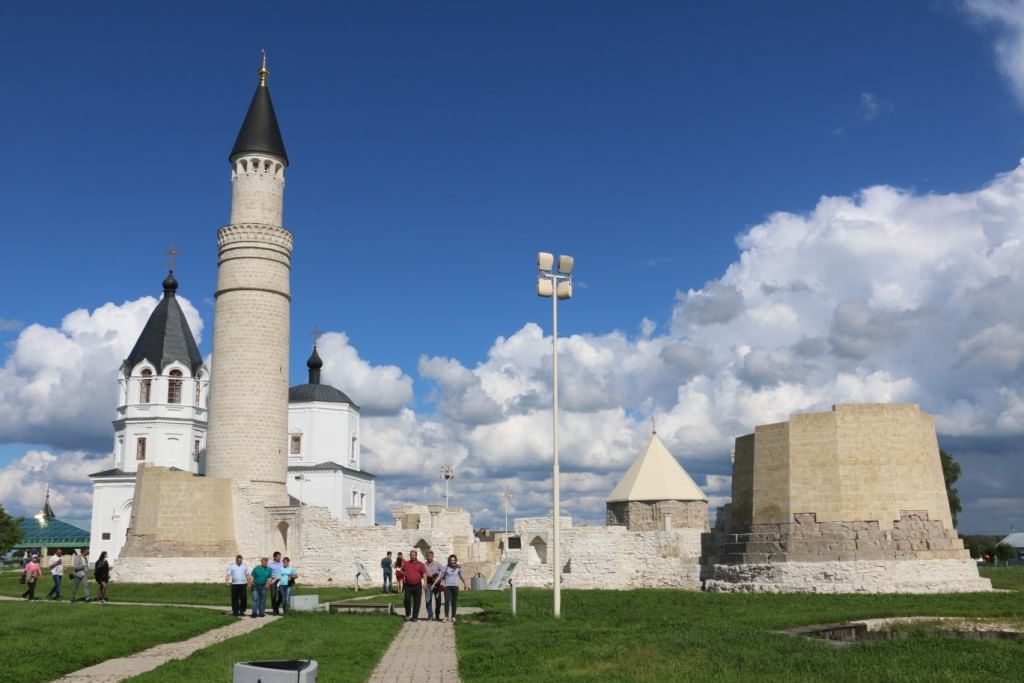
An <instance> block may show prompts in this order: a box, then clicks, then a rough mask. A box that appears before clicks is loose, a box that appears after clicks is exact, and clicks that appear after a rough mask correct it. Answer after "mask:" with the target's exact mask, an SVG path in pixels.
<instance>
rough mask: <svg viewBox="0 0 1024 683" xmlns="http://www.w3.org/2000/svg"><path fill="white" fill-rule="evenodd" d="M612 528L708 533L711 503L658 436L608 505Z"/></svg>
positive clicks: (635, 463) (621, 481) (616, 490)
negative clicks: (699, 531) (697, 530)
mask: <svg viewBox="0 0 1024 683" xmlns="http://www.w3.org/2000/svg"><path fill="white" fill-rule="evenodd" d="M605 509H606V511H607V513H608V526H624V527H626V528H627V529H628V530H629V531H662V530H664V531H670V530H672V529H700V530H701V531H707V530H708V499H707V496H705V495H704V492H703V491H701V489H700V487H699V486H697V484H696V483H695V482H694V481H693V479H691V478H690V475H689V474H687V472H686V470H684V469H683V466H682V465H680V464H679V462H678V461H677V460H676V459H675V458H674V457H673V456H672V454H671V453H669V451H668V449H667V448H665V444H664V443H662V441H661V439H659V438H658V433H657V432H653V433H652V434H651V440H650V441H649V442H648V443H647V448H645V449H644V452H643V453H641V454H640V456H639V457H638V458H637V459H636V460H634V461H633V464H632V465H630V467H629V469H628V470H626V473H625V474H624V475H623V476H622V479H621V480H620V481H619V483H618V484H617V485H616V486H615V488H614V489H612V492H611V494H610V495H609V496H608V499H607V501H606V502H605Z"/></svg>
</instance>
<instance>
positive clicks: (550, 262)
mask: <svg viewBox="0 0 1024 683" xmlns="http://www.w3.org/2000/svg"><path fill="white" fill-rule="evenodd" d="M573 265H574V261H573V258H572V256H564V255H563V256H559V257H558V265H557V267H556V265H555V257H554V256H553V255H552V254H550V253H548V252H546V251H542V252H539V253H538V254H537V294H538V295H539V296H542V297H548V298H550V299H551V443H552V450H553V459H552V465H551V489H552V495H551V497H552V503H551V545H552V550H551V568H552V587H553V589H554V594H555V604H554V613H555V617H556V618H557V617H560V616H562V567H561V558H560V557H559V552H558V551H559V543H558V536H559V533H558V532H559V526H560V522H561V510H560V504H559V502H560V501H559V490H558V300H559V299H571V298H572V267H573Z"/></svg>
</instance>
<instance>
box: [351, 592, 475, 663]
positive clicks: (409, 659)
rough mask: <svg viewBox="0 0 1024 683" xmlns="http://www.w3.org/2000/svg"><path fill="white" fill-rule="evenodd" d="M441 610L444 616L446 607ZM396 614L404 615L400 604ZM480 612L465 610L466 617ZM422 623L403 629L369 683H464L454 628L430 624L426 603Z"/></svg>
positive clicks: (411, 624)
mask: <svg viewBox="0 0 1024 683" xmlns="http://www.w3.org/2000/svg"><path fill="white" fill-rule="evenodd" d="M441 610H442V613H443V611H444V607H443V606H442V608H441ZM395 611H396V612H397V613H398V614H402V606H401V603H397V604H396V605H395ZM481 611H482V610H481V609H480V608H479V607H467V608H465V613H466V614H470V613H474V612H481ZM459 612H460V613H463V610H462V609H460V610H459ZM419 619H420V620H419V621H407V622H406V623H405V625H404V626H402V630H401V631H399V632H398V635H397V636H395V639H394V640H393V641H391V645H390V647H388V649H387V651H386V652H385V653H384V656H383V657H381V660H380V662H379V663H378V664H377V668H375V669H374V670H373V673H372V674H370V678H369V679H368V683H461V681H462V679H461V678H459V660H458V656H457V655H456V650H455V625H454V624H451V623H446V622H438V621H427V610H426V606H425V603H424V604H421V605H420V615H419Z"/></svg>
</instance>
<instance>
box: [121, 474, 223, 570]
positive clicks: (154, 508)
mask: <svg viewBox="0 0 1024 683" xmlns="http://www.w3.org/2000/svg"><path fill="white" fill-rule="evenodd" d="M135 481H136V483H135V499H134V500H135V502H134V504H133V505H132V517H131V522H130V524H129V533H128V538H127V540H126V542H125V545H124V548H123V549H122V551H121V558H122V559H123V558H133V557H156V558H160V557H206V556H209V555H225V554H226V553H231V552H233V548H234V547H235V545H236V543H235V539H234V535H233V531H234V529H233V526H234V510H233V509H232V505H231V501H232V495H231V481H230V480H227V479H218V478H215V477H196V476H193V475H192V474H191V473H189V472H182V471H180V470H173V469H170V468H167V467H156V466H154V465H145V464H143V465H140V466H139V470H138V475H137V477H136V480H135ZM119 561H120V560H119Z"/></svg>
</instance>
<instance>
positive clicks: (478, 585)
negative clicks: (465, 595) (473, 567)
mask: <svg viewBox="0 0 1024 683" xmlns="http://www.w3.org/2000/svg"><path fill="white" fill-rule="evenodd" d="M469 587H470V588H471V589H473V590H475V591H482V590H484V589H485V588H487V579H485V578H484V575H483V574H480V573H479V572H478V573H477V575H476V576H474V577H473V578H471V579H470V580H469Z"/></svg>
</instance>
